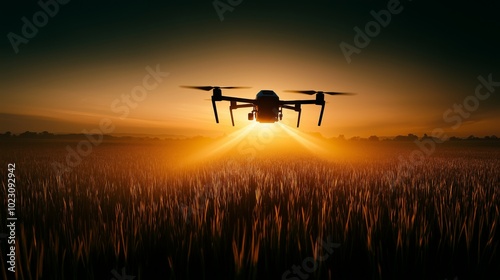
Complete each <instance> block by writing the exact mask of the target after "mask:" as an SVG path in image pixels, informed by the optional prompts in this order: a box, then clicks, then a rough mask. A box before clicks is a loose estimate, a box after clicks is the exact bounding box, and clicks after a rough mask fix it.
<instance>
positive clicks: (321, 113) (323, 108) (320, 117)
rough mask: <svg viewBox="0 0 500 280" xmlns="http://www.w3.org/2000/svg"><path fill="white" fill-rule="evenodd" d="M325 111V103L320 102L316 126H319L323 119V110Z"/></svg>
mask: <svg viewBox="0 0 500 280" xmlns="http://www.w3.org/2000/svg"><path fill="white" fill-rule="evenodd" d="M324 111H325V103H324V102H323V103H322V104H321V112H320V113H319V121H318V126H321V121H322V120H323V112H324Z"/></svg>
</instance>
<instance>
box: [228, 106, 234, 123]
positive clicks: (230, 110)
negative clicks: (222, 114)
mask: <svg viewBox="0 0 500 280" xmlns="http://www.w3.org/2000/svg"><path fill="white" fill-rule="evenodd" d="M229 113H230V114H231V123H232V124H233V126H234V118H233V106H229Z"/></svg>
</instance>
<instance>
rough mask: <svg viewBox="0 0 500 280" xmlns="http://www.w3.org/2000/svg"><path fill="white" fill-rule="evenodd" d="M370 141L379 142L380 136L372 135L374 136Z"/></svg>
mask: <svg viewBox="0 0 500 280" xmlns="http://www.w3.org/2000/svg"><path fill="white" fill-rule="evenodd" d="M368 140H370V141H379V138H378V136H377V135H372V136H370V137H369V138H368Z"/></svg>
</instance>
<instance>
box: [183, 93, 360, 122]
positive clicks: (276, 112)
mask: <svg viewBox="0 0 500 280" xmlns="http://www.w3.org/2000/svg"><path fill="white" fill-rule="evenodd" d="M183 87H185V88H192V89H199V90H205V91H209V90H212V107H213V109H214V115H215V121H216V122H217V123H219V115H218V114H217V105H216V102H218V101H229V102H230V106H229V111H230V114H231V123H232V124H233V126H234V118H233V110H234V109H239V108H252V111H251V112H250V113H248V120H250V121H251V120H254V119H255V120H256V121H257V122H260V123H274V122H278V121H280V120H282V118H283V109H288V110H293V111H296V112H298V119H297V127H299V125H300V115H301V112H302V108H301V105H302V104H314V105H318V106H321V112H320V115H319V120H318V126H320V125H321V121H322V119H323V112H324V110H325V94H329V95H351V93H344V92H323V91H314V90H299V91H288V92H295V93H303V94H308V95H316V99H310V100H280V98H279V96H278V95H277V94H276V93H275V92H274V91H272V90H261V91H259V92H258V93H257V95H256V97H255V99H247V98H240V97H233V96H225V95H222V89H237V88H246V87H218V86H183Z"/></svg>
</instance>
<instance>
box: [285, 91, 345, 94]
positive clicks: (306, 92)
mask: <svg viewBox="0 0 500 280" xmlns="http://www.w3.org/2000/svg"><path fill="white" fill-rule="evenodd" d="M285 91H286V92H293V93H302V94H308V95H314V94H316V93H324V94H328V95H355V93H352V92H340V91H316V90H285Z"/></svg>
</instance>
